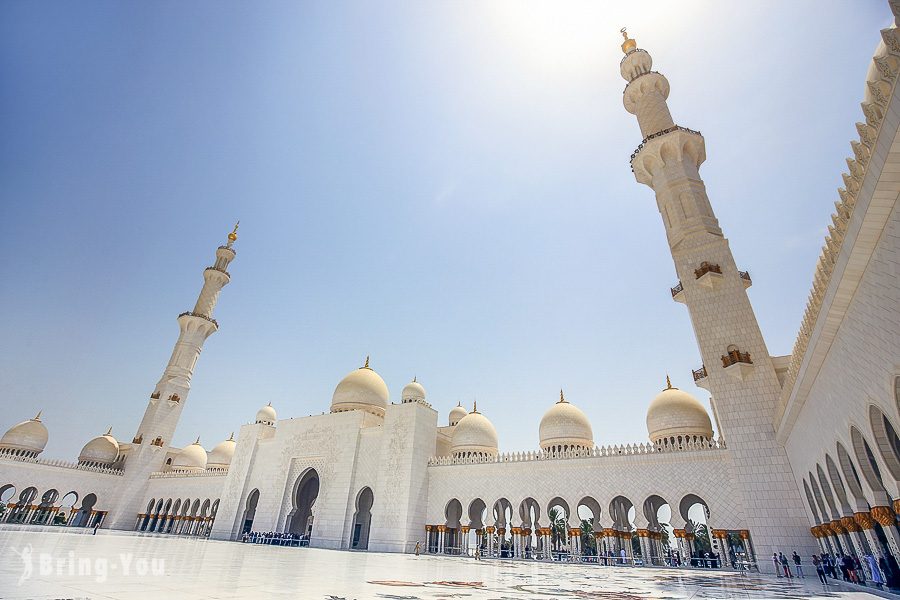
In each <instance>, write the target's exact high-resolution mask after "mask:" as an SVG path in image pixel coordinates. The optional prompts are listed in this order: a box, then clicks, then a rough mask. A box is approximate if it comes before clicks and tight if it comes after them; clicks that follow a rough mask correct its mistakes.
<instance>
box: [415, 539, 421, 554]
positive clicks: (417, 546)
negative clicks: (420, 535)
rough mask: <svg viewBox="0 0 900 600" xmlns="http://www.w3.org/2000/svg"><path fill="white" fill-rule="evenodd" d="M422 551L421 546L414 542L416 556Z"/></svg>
mask: <svg viewBox="0 0 900 600" xmlns="http://www.w3.org/2000/svg"><path fill="white" fill-rule="evenodd" d="M421 549H422V544H420V543H419V542H418V541H416V556H418V555H419V551H420V550H421Z"/></svg>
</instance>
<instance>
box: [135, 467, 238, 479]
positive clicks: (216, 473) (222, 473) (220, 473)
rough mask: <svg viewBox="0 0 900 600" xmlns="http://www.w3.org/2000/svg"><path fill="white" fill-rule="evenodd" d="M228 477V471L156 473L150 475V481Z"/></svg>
mask: <svg viewBox="0 0 900 600" xmlns="http://www.w3.org/2000/svg"><path fill="white" fill-rule="evenodd" d="M226 475H228V469H215V470H209V471H156V472H155V473H150V479H176V478H183V477H224V476H226Z"/></svg>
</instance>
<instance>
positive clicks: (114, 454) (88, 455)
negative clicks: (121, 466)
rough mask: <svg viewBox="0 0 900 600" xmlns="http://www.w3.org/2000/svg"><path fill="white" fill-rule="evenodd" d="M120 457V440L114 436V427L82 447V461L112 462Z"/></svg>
mask: <svg viewBox="0 0 900 600" xmlns="http://www.w3.org/2000/svg"><path fill="white" fill-rule="evenodd" d="M118 457H119V442H117V441H116V438H114V437H113V436H112V427H110V428H109V430H108V431H107V432H106V433H104V434H103V435H98V436H97V437H95V438H94V439H92V440H91V441H89V442H88V443H87V444H85V445H84V448H82V449H81V453H80V454H79V455H78V462H80V463H100V464H112V463H114V462H116V458H118Z"/></svg>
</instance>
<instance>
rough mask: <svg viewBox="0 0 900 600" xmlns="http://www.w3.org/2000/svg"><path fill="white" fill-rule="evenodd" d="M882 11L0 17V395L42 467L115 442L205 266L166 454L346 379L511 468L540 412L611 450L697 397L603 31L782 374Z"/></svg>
mask: <svg viewBox="0 0 900 600" xmlns="http://www.w3.org/2000/svg"><path fill="white" fill-rule="evenodd" d="M889 24H890V11H889V9H888V7H887V3H886V2H882V1H880V0H878V1H875V0H872V1H866V2H862V1H849V0H848V1H846V2H835V1H823V0H818V1H809V2H803V1H799V0H797V1H792V2H775V1H770V2H752V3H735V2H699V1H697V2H678V3H672V2H640V1H632V2H627V3H626V2H623V3H617V4H616V5H615V6H612V5H608V3H595V2H545V3H528V2H487V3H485V2H474V1H472V2H467V1H460V2H411V1H410V2H380V3H330V2H302V3H301V2H292V3H282V2H265V3H261V4H260V3H237V2H234V3H220V2H215V3H213V2H192V3H181V2H154V3H134V2H130V3H119V2H79V3H70V2H55V3H54V2H44V3H35V2H24V1H23V2H17V1H10V2H4V3H2V4H0V81H3V85H2V86H0V126H2V132H3V133H2V135H0V180H2V181H3V185H2V186H0V254H2V256H3V258H4V260H3V261H2V262H0V281H2V282H3V283H2V285H0V339H2V340H3V343H2V344H0V382H2V388H0V393H2V398H3V400H2V405H3V407H4V410H3V417H2V420H0V428H2V429H5V428H7V427H9V426H11V425H12V424H14V423H15V422H18V421H21V420H24V419H26V418H28V417H31V416H33V414H34V413H35V412H36V411H37V410H38V409H43V410H44V421H45V423H46V424H47V426H48V428H49V430H50V443H49V445H48V448H47V452H46V453H45V455H48V456H52V457H63V458H72V459H74V457H75V456H76V455H77V453H78V450H79V449H80V447H81V445H82V444H83V443H84V442H85V441H87V440H88V439H89V438H90V437H92V436H94V435H97V434H100V433H103V432H104V431H105V430H106V428H107V427H108V426H110V425H112V426H113V432H114V434H116V435H117V436H118V437H119V438H120V439H125V440H130V439H131V437H132V436H133V435H134V433H135V428H136V427H137V424H138V422H139V420H140V417H141V415H142V414H143V410H144V407H145V404H146V401H147V398H148V396H149V394H150V392H152V391H153V387H154V385H155V383H156V381H157V380H158V378H159V376H160V374H161V373H162V370H163V368H164V367H165V364H166V361H167V360H168V357H169V354H170V352H171V348H172V345H173V344H174V342H175V340H176V338H177V334H178V327H177V323H176V320H175V317H176V316H177V315H178V313H180V312H182V311H185V310H189V309H190V308H191V307H192V306H193V303H194V301H195V299H196V295H197V293H198V292H199V290H200V287H201V284H202V270H203V268H204V267H206V266H208V265H210V264H212V261H213V256H214V250H215V247H216V246H218V245H219V244H221V243H223V242H224V240H225V234H226V233H227V232H228V231H229V230H230V229H231V225H232V224H233V222H234V221H235V220H236V219H240V220H241V229H240V239H239V240H238V243H237V246H236V247H237V250H238V255H237V258H236V260H235V262H234V263H233V264H232V267H231V269H230V271H231V273H232V283H231V284H230V285H229V286H227V287H226V288H225V290H224V291H223V293H222V295H221V297H220V302H219V306H218V309H217V311H216V317H217V319H218V321H219V323H220V331H219V332H218V333H216V334H215V335H214V336H212V337H211V338H210V339H209V340H208V342H207V344H206V347H205V349H204V352H203V355H202V356H201V358H200V361H199V365H198V368H197V372H196V374H195V377H194V385H193V389H192V392H191V395H190V398H189V400H188V402H187V405H186V407H185V410H184V413H183V416H182V421H181V424H180V427H179V430H178V432H177V435H176V438H175V440H173V442H174V443H175V444H178V445H181V444H187V443H190V442H191V441H193V439H194V438H195V437H196V436H197V435H200V436H201V439H202V441H203V442H204V444H205V445H206V446H207V447H211V446H212V445H214V444H215V443H216V442H218V441H220V440H221V439H224V438H226V437H227V436H228V434H229V433H230V432H231V431H232V430H236V429H237V428H238V427H239V426H240V425H241V424H242V423H244V422H247V421H250V420H251V419H252V418H253V416H254V415H255V413H256V410H257V409H258V408H259V407H260V406H262V405H264V404H266V403H267V402H269V401H271V402H272V404H273V405H274V406H275V407H276V409H277V410H278V414H279V417H281V418H287V417H292V416H295V417H299V416H304V415H308V414H318V413H320V412H323V411H327V410H328V407H329V404H330V399H331V394H332V391H333V389H334V386H335V385H336V384H337V382H338V381H339V380H340V379H341V378H342V377H343V376H344V375H345V374H346V373H347V372H349V371H350V370H352V369H354V368H356V367H359V366H361V364H362V361H363V360H364V359H365V356H366V355H367V354H369V355H371V357H372V358H371V364H372V366H373V367H374V368H375V369H376V370H377V371H378V372H379V373H380V374H381V375H382V376H383V377H384V379H385V381H386V382H387V384H388V387H389V388H390V391H391V395H392V397H393V399H394V400H395V401H399V395H400V390H401V388H402V387H403V385H404V384H405V383H406V382H407V381H409V380H410V379H411V378H412V377H413V375H417V376H418V378H419V381H421V382H422V383H423V384H424V385H425V387H426V389H427V390H428V393H429V400H430V401H431V402H432V404H433V405H434V406H435V407H436V408H438V409H439V411H440V417H439V419H440V422H441V423H443V422H445V421H446V418H447V411H448V410H449V409H450V407H452V406H455V405H456V403H457V401H462V402H463V404H465V405H471V403H472V400H473V399H475V398H476V397H477V399H478V405H479V409H480V410H481V411H482V412H483V413H485V414H486V415H487V416H488V417H489V418H490V419H491V420H492V421H493V422H494V424H495V426H496V427H497V430H498V433H499V437H500V445H501V450H524V449H533V448H536V447H537V443H538V423H539V421H540V418H541V416H542V414H543V413H544V411H545V410H546V409H547V408H548V407H549V406H550V405H551V404H552V403H553V402H554V401H555V400H556V399H557V398H558V394H559V389H560V387H563V388H565V390H566V396H567V398H568V399H569V400H570V401H572V402H573V403H575V404H577V405H578V406H579V407H581V408H582V409H583V410H584V411H585V412H586V413H587V414H588V416H589V417H590V419H591V421H592V424H593V428H594V437H595V441H596V442H597V443H598V444H607V443H622V442H634V441H643V440H645V439H646V435H647V434H646V426H645V422H644V418H645V411H646V408H647V405H648V404H649V402H650V400H651V399H652V398H653V396H654V395H655V394H656V393H658V392H659V390H660V389H661V388H662V387H663V383H664V379H665V374H666V372H668V373H670V374H671V376H672V380H673V383H674V384H675V385H677V386H679V387H682V388H684V389H687V390H689V391H691V392H693V393H695V394H697V395H698V396H699V397H700V398H701V399H703V400H704V401H705V400H706V398H707V395H706V394H705V392H704V391H703V390H700V389H698V388H695V387H693V385H692V381H691V375H690V370H691V369H692V368H695V367H697V366H699V363H700V360H699V354H698V352H697V349H696V345H695V342H694V339H693V334H692V330H691V326H690V321H689V318H688V314H687V311H686V309H685V307H684V306H682V305H680V304H676V303H674V302H672V300H671V297H670V294H669V287H670V286H672V285H674V284H675V274H674V268H673V266H672V261H671V258H670V256H669V253H668V248H667V245H666V242H665V234H664V231H663V226H662V222H661V220H660V216H659V214H658V211H657V209H656V205H655V200H654V197H653V193H652V191H651V190H650V189H649V188H647V187H645V186H643V185H640V184H638V183H636V182H635V181H634V178H633V176H632V174H631V171H630V169H629V166H628V157H629V155H630V154H631V152H632V151H633V149H634V148H635V146H636V145H637V144H638V143H639V142H640V138H641V136H640V132H639V130H638V127H637V123H636V121H635V119H634V117H633V116H631V115H629V114H628V113H626V112H625V110H624V108H623V107H622V101H621V97H622V89H623V87H624V84H625V82H624V81H623V80H622V79H621V77H620V75H619V72H618V71H619V68H618V65H619V60H620V57H621V50H620V49H619V44H620V43H621V38H620V36H619V33H618V30H619V28H620V27H622V26H623V25H627V26H628V27H629V31H630V32H631V33H632V35H633V36H634V37H635V38H636V39H637V41H638V44H639V45H640V46H641V47H642V48H645V49H647V50H648V51H649V52H650V53H651V54H652V55H653V57H654V68H655V69H657V70H659V71H661V72H662V73H664V74H665V75H666V76H667V77H668V78H669V80H670V82H671V86H672V92H671V95H670V98H669V105H670V108H671V110H672V113H673V116H674V117H675V121H676V122H677V123H678V124H680V125H684V126H687V127H691V128H693V129H698V130H700V131H702V132H703V134H704V136H705V137H706V142H707V156H708V159H707V162H706V164H705V165H704V167H703V169H702V171H701V172H702V174H703V176H704V178H705V181H706V184H707V187H708V191H709V194H710V199H711V201H712V205H713V208H714V210H715V211H716V213H717V216H718V217H719V220H720V223H721V224H722V226H723V228H724V230H725V232H726V235H727V237H728V238H729V239H730V242H731V247H732V249H733V251H734V253H735V257H736V259H737V262H738V264H739V265H740V266H741V267H742V268H746V269H749V270H750V272H751V273H752V276H753V281H754V285H753V287H752V288H751V289H750V291H749V294H750V297H751V300H752V302H753V304H754V307H755V309H756V312H757V316H758V318H759V320H760V323H761V326H762V328H763V332H764V334H765V335H766V338H767V341H768V344H769V350H770V352H771V353H772V354H774V355H778V354H786V353H788V352H789V351H790V349H791V347H792V345H793V341H794V338H795V335H796V331H797V328H798V324H799V320H800V316H801V314H802V312H803V308H804V304H805V299H806V296H807V293H808V290H809V284H810V279H811V274H812V271H813V268H814V265H815V261H816V258H817V256H818V252H819V248H820V246H821V244H822V241H823V238H824V234H825V228H826V225H827V223H828V222H829V219H828V215H829V214H830V212H831V211H832V210H833V206H832V203H833V201H835V200H837V192H836V188H837V187H838V186H839V185H840V184H841V179H840V175H841V172H842V171H843V170H844V169H845V168H846V166H845V164H844V158H845V157H846V156H848V154H849V153H850V146H849V141H850V140H851V139H853V138H855V136H856V133H855V130H854V123H855V122H856V121H859V120H861V119H862V115H861V111H860V108H859V102H860V100H861V99H862V94H863V87H864V84H865V75H866V71H867V69H868V67H869V62H870V60H871V55H872V52H873V50H874V48H875V46H876V44H877V43H878V41H879V34H878V30H879V29H881V28H883V27H886V26H888V25H889Z"/></svg>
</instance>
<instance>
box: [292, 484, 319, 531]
mask: <svg viewBox="0 0 900 600" xmlns="http://www.w3.org/2000/svg"><path fill="white" fill-rule="evenodd" d="M318 497H319V474H318V473H317V472H316V470H315V469H308V470H307V471H306V472H305V473H303V475H301V476H300V479H298V480H297V486H296V487H295V488H294V509H293V510H292V511H291V514H290V515H289V516H288V532H290V533H296V534H297V535H299V536H302V538H303V539H305V540H309V538H310V536H311V534H312V528H313V505H314V504H315V503H316V498H318Z"/></svg>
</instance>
